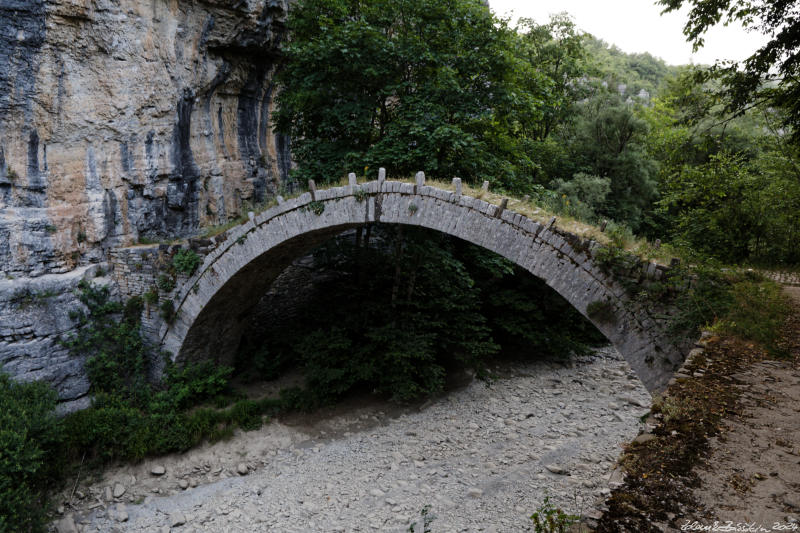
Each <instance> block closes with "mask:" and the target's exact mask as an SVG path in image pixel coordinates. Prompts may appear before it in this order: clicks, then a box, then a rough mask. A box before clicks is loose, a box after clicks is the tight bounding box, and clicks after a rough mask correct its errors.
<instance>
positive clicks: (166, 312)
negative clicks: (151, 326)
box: [161, 300, 175, 324]
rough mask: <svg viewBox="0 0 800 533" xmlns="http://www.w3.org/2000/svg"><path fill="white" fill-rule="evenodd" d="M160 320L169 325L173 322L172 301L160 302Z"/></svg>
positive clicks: (173, 305)
mask: <svg viewBox="0 0 800 533" xmlns="http://www.w3.org/2000/svg"><path fill="white" fill-rule="evenodd" d="M161 318H163V319H164V322H166V323H168V324H171V323H172V321H173V320H175V302H173V301H172V300H164V301H163V302H161Z"/></svg>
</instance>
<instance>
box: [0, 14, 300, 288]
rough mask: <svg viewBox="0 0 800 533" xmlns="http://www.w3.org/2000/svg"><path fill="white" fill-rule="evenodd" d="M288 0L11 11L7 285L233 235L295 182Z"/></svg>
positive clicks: (3, 71)
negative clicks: (281, 116)
mask: <svg viewBox="0 0 800 533" xmlns="http://www.w3.org/2000/svg"><path fill="white" fill-rule="evenodd" d="M287 2H288V0H0V276H2V277H19V276H26V277H35V276H39V275H42V274H47V273H63V272H67V271H70V270H72V269H74V268H75V267H77V266H78V265H80V264H86V263H88V262H96V261H101V260H103V259H104V257H105V250H106V249H107V248H109V247H111V246H118V245H125V244H130V243H133V242H136V241H137V240H138V239H139V238H141V237H149V238H164V237H177V236H184V235H188V234H191V233H193V232H195V231H196V230H197V228H198V227H199V226H200V225H209V224H217V223H222V222H225V221H226V220H227V219H228V218H231V217H235V216H237V215H238V214H239V213H240V212H241V210H242V209H243V208H245V207H246V206H247V205H249V204H251V203H258V202H260V201H262V200H263V199H264V198H265V197H268V196H270V195H273V194H275V193H276V191H277V190H278V188H279V187H280V186H281V185H285V184H286V183H287V176H288V171H289V166H290V157H289V146H288V140H287V139H285V138H283V137H282V136H278V135H275V134H274V133H273V132H272V128H271V124H270V113H271V110H272V108H273V101H274V99H273V98H274V95H275V87H274V84H273V76H274V73H275V68H276V58H277V50H278V47H279V45H280V41H281V38H282V37H283V35H284V26H283V20H284V18H285V14H286V9H287Z"/></svg>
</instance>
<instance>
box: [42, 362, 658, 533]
mask: <svg viewBox="0 0 800 533" xmlns="http://www.w3.org/2000/svg"><path fill="white" fill-rule="evenodd" d="M498 373H499V374H500V377H499V378H498V379H497V380H496V381H494V382H493V383H492V384H491V385H490V386H488V387H487V385H486V384H485V383H483V382H480V381H473V382H471V383H469V384H468V385H466V386H464V387H461V388H459V389H458V390H455V391H453V392H451V393H449V394H447V395H445V396H443V397H442V398H440V399H438V400H435V401H432V402H427V403H426V404H424V405H422V406H419V407H418V408H404V409H397V408H391V407H390V406H388V405H385V404H377V403H375V402H369V403H364V404H362V405H353V404H352V402H351V403H350V405H345V406H340V407H338V408H336V409H331V410H329V411H328V412H322V413H317V414H316V415H314V416H312V417H306V418H302V417H298V416H297V415H294V416H292V417H287V418H285V419H281V420H278V421H274V422H273V423H271V424H268V425H265V426H264V427H263V428H262V429H260V430H258V431H254V432H248V433H237V434H236V436H235V437H234V438H233V439H232V440H229V441H227V442H221V443H217V444H214V445H206V446H203V447H201V448H198V449H195V450H191V451H189V452H187V453H185V454H182V455H173V456H168V457H161V458H158V459H153V460H148V461H145V462H143V463H141V464H139V465H134V466H124V467H119V468H114V469H109V470H107V471H106V472H104V473H103V475H102V477H101V479H95V480H93V482H92V483H90V484H88V485H87V484H81V486H79V487H78V490H77V491H76V495H75V496H74V497H73V498H72V505H67V506H66V508H65V509H64V511H65V513H66V514H65V515H64V517H63V518H62V519H61V520H60V521H59V522H58V525H59V527H60V528H61V530H62V531H70V530H71V529H72V528H73V524H74V529H72V531H81V532H84V533H86V532H94V531H102V532H113V531H119V532H122V531H125V532H154V531H156V532H159V531H164V532H167V531H175V532H200V531H208V532H218V531H219V532H252V531H276V532H307V531H407V530H408V527H409V525H410V524H412V523H414V522H419V521H420V513H421V511H422V509H423V508H425V507H426V506H429V508H430V513H431V514H432V515H434V516H435V518H434V520H433V523H432V528H433V531H436V532H449V531H454V532H455V531H498V532H500V531H502V532H507V531H525V530H527V529H528V528H529V527H530V525H531V522H530V520H529V518H528V517H529V516H530V514H531V513H532V512H533V511H535V510H536V509H537V507H538V506H539V505H540V504H541V502H542V501H543V499H544V498H545V496H546V495H549V496H550V500H551V501H552V502H553V503H555V504H556V505H557V506H559V507H561V508H562V509H564V510H565V511H568V512H572V513H576V514H580V513H581V512H584V511H587V510H589V509H591V508H592V507H593V506H594V504H595V503H596V502H597V500H598V499H601V498H602V497H604V496H605V495H606V494H608V488H607V487H608V480H609V475H610V473H611V471H612V468H613V465H614V463H615V461H616V460H617V457H618V456H619V453H620V451H621V446H622V445H623V444H624V443H627V442H629V441H630V440H631V439H633V438H634V437H635V436H636V435H637V434H638V432H639V429H640V427H641V425H642V422H641V418H642V417H643V415H645V414H646V413H647V412H648V408H649V404H650V396H649V394H648V393H647V391H646V390H645V389H644V387H643V386H642V384H641V382H640V381H639V380H638V379H637V378H636V377H635V376H634V375H633V373H632V371H631V370H630V368H629V367H628V365H627V364H626V363H625V362H624V361H622V360H621V358H620V357H619V356H618V354H617V353H616V352H615V351H614V350H613V349H610V348H605V349H601V350H598V351H597V352H596V353H594V354H592V355H591V356H586V357H580V358H577V359H575V360H573V361H572V362H571V363H568V364H562V363H560V362H557V361H540V362H535V363H526V364H513V365H504V366H503V367H502V368H501V369H499V370H498ZM162 469H163V473H162ZM70 492H71V491H69V490H68V491H67V493H66V494H64V495H63V498H64V499H65V500H69V495H70V494H69V493H70ZM421 530H422V529H421V528H417V531H421Z"/></svg>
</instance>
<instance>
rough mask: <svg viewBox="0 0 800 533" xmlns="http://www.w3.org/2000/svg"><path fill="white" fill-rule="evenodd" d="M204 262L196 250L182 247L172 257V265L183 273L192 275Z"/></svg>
mask: <svg viewBox="0 0 800 533" xmlns="http://www.w3.org/2000/svg"><path fill="white" fill-rule="evenodd" d="M202 262H203V259H202V258H201V257H200V256H199V255H197V254H196V253H195V252H194V250H189V249H186V248H181V249H180V250H178V252H177V253H176V254H175V256H174V257H173V258H172V266H173V267H174V268H175V270H176V271H177V272H179V273H181V274H186V275H187V276H191V275H192V274H194V271H195V270H197V267H199V266H200V264H201V263H202Z"/></svg>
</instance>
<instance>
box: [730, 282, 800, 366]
mask: <svg viewBox="0 0 800 533" xmlns="http://www.w3.org/2000/svg"><path fill="white" fill-rule="evenodd" d="M731 296H732V298H733V305H731V306H730V308H729V310H728V312H727V314H726V315H725V317H724V318H722V319H721V320H720V321H719V322H718V323H717V324H716V325H715V329H717V330H718V331H722V332H725V333H729V334H733V335H738V336H739V337H742V338H744V339H748V340H753V341H756V342H758V343H760V344H761V345H762V346H764V348H766V349H767V350H768V351H769V352H770V353H771V354H772V355H776V356H783V355H785V351H784V350H783V349H781V348H779V347H778V345H777V339H778V336H779V334H780V330H781V326H782V325H783V323H784V320H785V319H786V315H787V313H788V312H789V303H788V301H787V298H786V295H785V294H784V292H783V291H782V290H781V287H780V286H779V285H778V284H776V283H773V282H760V283H759V282H755V281H740V282H738V283H735V284H734V285H733V287H732V289H731Z"/></svg>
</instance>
